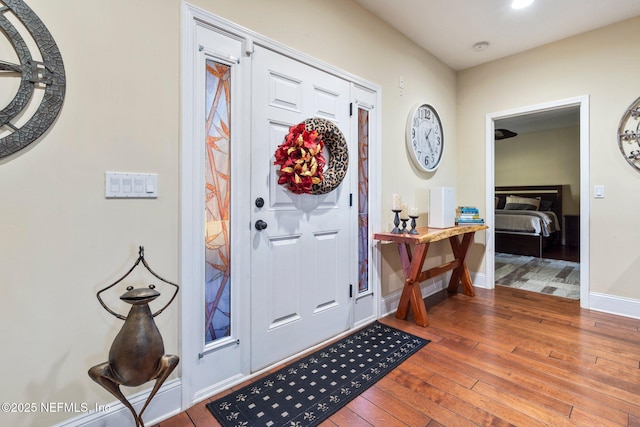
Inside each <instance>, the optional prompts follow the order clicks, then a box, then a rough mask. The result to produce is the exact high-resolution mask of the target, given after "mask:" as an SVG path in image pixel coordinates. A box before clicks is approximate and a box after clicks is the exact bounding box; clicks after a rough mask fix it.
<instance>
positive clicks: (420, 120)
mask: <svg viewBox="0 0 640 427" xmlns="http://www.w3.org/2000/svg"><path fill="white" fill-rule="evenodd" d="M405 139H406V143H407V150H408V151H409V156H410V157H411V160H412V161H413V163H414V164H415V165H416V166H417V167H418V168H419V169H420V170H422V171H425V172H433V171H435V170H436V169H437V168H438V166H440V162H441V161H442V154H443V153H444V133H443V130H442V122H441V121H440V117H439V116H438V113H437V112H436V110H435V108H433V107H432V106H431V105H429V104H419V105H416V106H415V107H414V108H412V109H411V112H410V113H409V117H408V118H407V129H406V137H405Z"/></svg>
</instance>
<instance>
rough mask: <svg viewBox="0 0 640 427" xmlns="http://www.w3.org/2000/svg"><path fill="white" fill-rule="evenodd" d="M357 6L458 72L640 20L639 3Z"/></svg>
mask: <svg viewBox="0 0 640 427" xmlns="http://www.w3.org/2000/svg"><path fill="white" fill-rule="evenodd" d="M355 1H356V2H357V3H359V4H360V5H362V6H363V7H364V8H366V9H367V10H369V11H370V12H371V13H373V14H374V15H376V16H378V17H379V18H380V19H382V20H383V21H385V22H387V23H388V24H389V25H391V26H392V27H394V28H396V29H397V30H398V31H400V32H401V33H403V34H404V35H406V36H407V37H408V38H409V39H411V40H413V41H414V42H415V43H416V44H418V45H419V46H421V47H422V48H424V49H425V50H427V51H428V52H430V53H431V54H432V55H434V56H435V57H437V58H439V59H440V60H441V61H443V62H444V63H445V64H447V65H449V66H450V67H451V68H453V69H454V70H456V71H459V70H463V69H465V68H469V67H473V66H475V65H479V64H482V63H485V62H489V61H493V60H496V59H499V58H503V57H506V56H509V55H513V54H516V53H519V52H523V51H525V50H528V49H532V48H535V47H538V46H542V45H545V44H548V43H552V42H555V41H558V40H561V39H564V38H567V37H571V36H574V35H576V34H580V33H583V32H586V31H590V30H593V29H596V28H598V27H603V26H605V25H609V24H613V23H615V22H619V21H623V20H625V19H629V18H632V17H635V16H639V15H640V1H638V0H535V2H534V3H533V4H532V5H531V6H529V7H528V8H526V9H520V10H514V9H512V8H511V0H393V1H389V0H355ZM478 42H487V43H489V46H488V48H487V49H485V50H483V51H480V52H477V51H474V50H473V45H474V44H475V43H478Z"/></svg>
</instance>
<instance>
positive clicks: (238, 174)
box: [179, 3, 381, 409]
mask: <svg viewBox="0 0 640 427" xmlns="http://www.w3.org/2000/svg"><path fill="white" fill-rule="evenodd" d="M182 29H183V32H182V48H181V50H182V72H181V76H182V77H181V91H182V106H181V107H182V108H181V109H182V126H181V128H182V130H181V143H180V144H181V159H180V162H181V185H180V190H181V219H180V223H181V230H180V242H181V243H180V245H181V248H180V280H179V283H180V285H181V293H180V300H181V310H180V311H181V320H182V322H181V338H180V340H181V355H180V357H181V361H180V363H181V366H180V368H181V376H182V377H181V386H182V408H183V409H186V408H188V407H190V406H192V405H193V404H194V403H197V402H198V401H201V400H203V399H205V398H207V397H209V396H211V395H213V394H215V393H218V392H220V391H222V390H224V389H226V388H228V387H231V386H233V385H236V384H238V383H240V382H242V381H244V380H246V379H247V378H249V377H251V376H252V375H253V374H254V373H255V372H256V371H255V369H252V366H251V362H252V361H251V354H252V353H253V354H257V353H261V352H265V353H266V352H269V347H266V349H264V348H260V347H259V346H260V345H266V346H272V347H273V346H274V342H272V341H271V340H270V338H269V339H268V340H267V341H266V342H265V341H264V339H263V340H262V342H261V341H260V339H257V340H256V342H255V343H252V335H251V327H252V322H253V320H252V319H253V317H254V313H253V309H254V308H255V307H259V306H260V305H265V303H264V298H265V296H266V295H267V294H269V292H265V291H262V295H263V296H262V297H260V295H259V293H260V292H261V291H259V288H258V284H262V283H265V282H266V281H267V280H266V279H267V276H266V275H267V271H266V270H262V267H261V266H260V265H259V266H258V267H259V268H254V265H253V261H252V260H254V259H256V257H257V259H258V261H257V262H258V263H262V264H264V263H265V262H264V261H261V260H260V259H261V258H260V257H258V255H256V254H255V253H254V248H255V245H256V244H258V243H262V242H261V240H260V239H265V240H267V236H268V235H267V234H266V233H264V234H259V233H258V232H257V231H256V230H255V228H254V226H253V225H254V223H255V221H256V220H257V218H258V215H257V210H256V207H255V204H254V201H255V197H254V194H253V193H254V191H253V189H252V187H253V185H254V184H253V183H252V180H253V178H252V176H253V169H252V167H253V163H252V162H253V161H254V159H256V158H258V157H259V155H258V154H256V153H253V150H252V143H253V141H256V140H257V141H260V140H259V139H256V138H255V135H254V138H253V139H252V133H253V134H255V132H256V131H257V130H259V129H258V128H255V129H254V128H253V124H254V123H256V120H254V119H253V117H252V114H253V110H256V109H255V108H252V106H251V105H252V99H253V97H254V96H255V94H254V93H253V92H254V90H258V91H259V88H255V87H253V88H252V70H253V61H254V59H253V53H254V51H260V50H262V49H260V48H258V46H260V47H261V48H266V49H267V50H270V51H271V52H274V53H277V54H280V55H281V56H282V57H288V58H296V60H297V61H293V62H292V63H290V64H289V65H287V66H286V67H285V68H287V67H289V66H291V67H293V68H292V71H293V69H294V68H296V67H298V66H300V65H302V66H303V68H304V67H309V68H308V70H307V71H309V72H312V71H311V70H315V71H320V70H322V71H321V72H320V73H319V74H318V75H322V74H328V75H331V76H333V77H337V81H341V80H342V82H341V83H340V86H342V85H344V84H346V86H344V87H340V88H339V89H335V90H334V89H332V86H331V85H330V84H329V85H328V87H326V88H324V89H323V85H324V83H323V81H322V80H320V82H319V83H318V84H315V83H314V84H310V81H309V80H308V76H305V77H304V78H302V79H301V80H302V81H303V82H304V83H307V84H308V85H309V86H310V87H311V86H314V85H315V86H318V89H319V90H320V92H323V90H324V92H325V93H324V95H325V96H324V97H320V98H319V99H317V100H316V101H317V105H316V106H315V110H314V109H313V108H310V109H308V110H304V111H299V112H298V113H299V115H298V117H296V116H295V115H291V116H286V117H281V118H277V117H276V118H277V120H275V121H274V122H273V123H274V125H275V126H273V127H272V129H275V130H276V132H279V133H280V136H279V137H277V136H274V135H270V136H269V140H268V144H275V143H276V141H278V139H279V138H280V139H281V138H282V137H284V134H285V133H286V132H287V130H288V129H287V127H288V126H287V124H295V123H298V122H300V121H302V120H303V119H305V118H307V117H313V116H314V114H313V113H312V111H319V112H320V113H318V114H317V116H319V117H324V118H328V119H330V120H332V121H334V122H335V123H337V124H338V125H339V127H340V129H341V130H342V131H343V133H345V136H348V135H349V129H350V128H351V131H350V132H351V135H353V138H348V140H350V142H349V143H350V144H355V143H356V137H355V131H354V130H355V129H356V126H355V122H354V121H355V120H356V116H355V115H354V117H351V118H349V117H348V113H347V111H348V100H349V96H351V98H353V97H354V96H356V95H357V96H360V97H361V98H362V99H363V100H366V102H365V104H366V105H367V108H371V109H372V111H374V112H375V114H372V115H371V119H370V120H371V122H372V125H371V127H372V130H371V135H372V139H371V140H370V153H371V158H370V160H369V169H370V170H371V171H372V172H371V173H370V177H371V181H370V193H371V194H372V196H373V198H372V199H371V200H370V202H369V204H370V211H371V218H372V220H371V222H370V224H371V227H372V229H378V228H379V222H380V220H379V218H380V215H379V210H380V202H379V196H378V195H377V194H378V190H379V186H380V176H379V171H380V159H379V147H380V111H379V108H377V109H375V107H376V106H377V105H380V97H381V95H380V88H379V87H378V86H376V85H374V84H372V83H370V82H367V81H365V80H362V79H360V78H358V77H357V76H353V75H351V74H349V73H345V72H344V71H342V70H339V69H337V68H335V67H332V66H331V65H329V64H326V63H323V62H320V61H317V60H315V59H313V58H311V57H309V56H307V55H305V54H303V53H300V52H297V51H294V50H292V49H289V48H287V47H286V46H283V45H280V44H278V43H275V42H273V41H271V40H269V39H267V38H265V37H263V36H261V35H260V34H257V33H254V32H252V31H250V30H247V29H246V28H244V27H240V26H237V25H235V24H233V23H231V22H229V21H226V20H224V19H221V18H219V17H217V16H215V15H213V14H211V13H209V12H207V11H205V10H202V9H199V8H197V7H194V6H192V5H189V4H188V3H183V28H182ZM207 59H209V60H214V61H217V62H221V63H224V64H227V65H229V66H230V67H231V79H232V87H231V90H232V92H231V94H232V101H231V110H232V113H231V117H232V120H231V131H230V133H231V139H232V144H231V147H232V148H231V156H230V158H231V175H232V177H231V186H232V192H231V205H232V209H231V218H230V227H231V233H230V235H231V280H232V282H233V283H232V287H231V312H232V315H231V335H230V336H229V337H226V338H223V339H219V340H216V341H214V343H213V344H211V345H208V346H206V345H205V344H204V323H205V322H204V291H203V283H204V281H205V274H204V244H203V243H204V236H205V230H204V222H205V221H204V147H203V145H204V144H203V142H204V138H205V132H204V129H205V126H204V120H205V117H204V88H205V83H204V76H205V72H204V67H205V63H206V60H207ZM294 63H298V65H296V66H294V65H293V64H294ZM284 71H285V72H284V75H285V76H286V75H287V71H288V70H286V69H285V70H284ZM303 74H306V72H305V73H303ZM329 80H331V79H329ZM354 88H355V89H354ZM281 89H283V88H282V87H281ZM349 90H351V91H352V94H351V95H349ZM336 93H339V94H340V96H339V97H338V98H339V101H335V102H339V103H340V104H341V105H344V109H343V110H341V111H340V112H337V109H336V110H334V109H333V107H332V101H329V100H330V98H331V96H330V95H331V94H336ZM345 96H346V98H345ZM280 97H281V98H284V99H286V96H284V95H281V96H280ZM356 103H357V101H356ZM263 104H264V103H263ZM305 108H307V107H305ZM341 108H342V107H341ZM334 111H336V112H334ZM265 114H266V113H265ZM265 117H266V116H265ZM349 121H350V122H349ZM263 124H264V123H263ZM279 126H282V127H279ZM280 142H281V141H278V144H279V143H280ZM276 145H277V144H276ZM349 148H350V151H351V153H352V156H354V155H356V150H355V148H352V147H351V146H350V147H349ZM264 150H265V154H264V156H265V157H264V158H262V161H264V162H266V163H265V164H269V166H270V163H271V162H272V161H273V151H275V146H270V148H268V149H267V148H264ZM325 154H326V153H325ZM260 156H262V155H260ZM351 160H352V162H353V164H354V165H355V162H356V159H355V158H353V157H351ZM263 166H264V165H263ZM272 173H273V171H272V170H269V171H268V172H267V174H272ZM261 185H262V186H263V187H264V189H266V188H267V187H266V185H267V183H266V182H263V183H262V184H261ZM351 187H353V188H351ZM356 187H357V176H355V174H351V173H350V174H349V175H348V176H347V178H346V179H345V180H344V181H343V184H342V185H341V187H340V188H338V189H337V190H335V191H334V192H332V193H330V194H327V195H325V196H323V197H318V196H309V195H302V196H301V197H299V198H298V202H296V203H292V199H289V204H290V205H293V206H289V207H287V206H286V204H287V200H286V198H284V202H282V197H283V196H284V195H286V193H283V189H281V188H279V186H276V187H275V188H272V190H274V194H272V193H268V194H267V197H264V196H263V198H264V199H265V201H266V200H267V198H269V199H273V200H274V201H277V203H276V207H278V208H279V207H282V209H281V210H274V212H277V213H272V214H270V215H274V216H273V217H262V216H260V218H263V220H265V221H267V223H268V225H269V227H268V229H267V230H265V231H269V232H271V233H273V231H274V228H276V225H275V224H276V222H275V220H274V219H273V218H275V215H276V214H277V215H281V216H282V218H283V219H282V220H281V219H280V218H279V219H278V221H281V222H282V224H283V226H282V227H283V230H282V231H283V234H281V235H280V236H283V238H282V239H281V240H279V241H277V239H276V240H273V239H272V240H273V241H274V242H277V243H274V244H278V243H283V242H284V243H286V239H287V238H286V237H285V236H286V234H285V233H286V232H288V233H289V235H291V234H296V233H298V234H300V235H301V236H302V235H305V238H306V235H310V236H313V237H314V239H311V240H310V241H313V242H314V243H313V245H316V246H317V247H319V248H320V249H313V250H312V251H308V250H305V254H304V258H305V259H307V258H309V255H310V254H311V253H313V252H320V253H329V252H331V251H332V250H333V249H332V248H335V250H333V252H335V253H334V254H330V255H332V256H333V262H330V263H328V264H327V262H326V259H325V260H315V259H313V257H311V259H309V260H308V261H305V262H303V264H302V265H299V266H297V268H299V269H300V271H301V273H300V274H301V275H302V276H304V277H308V276H310V275H313V276H320V275H321V274H322V275H324V276H325V277H327V276H330V275H331V274H333V275H334V277H338V276H341V273H339V272H340V271H342V269H343V268H344V264H345V263H347V264H349V263H350V264H353V265H351V270H354V269H355V266H356V265H357V262H356V261H354V259H355V260H357V255H356V256H355V257H354V256H353V254H354V253H355V251H357V246H356V245H357V243H356V241H355V240H356V239H355V235H354V237H353V238H352V239H351V240H352V241H349V239H348V238H346V237H344V236H345V234H346V233H342V234H341V231H342V230H348V229H349V228H352V229H353V230H354V231H352V232H351V233H352V234H353V232H356V230H357V226H356V225H355V222H354V223H348V224H346V225H345V223H343V221H344V218H339V219H337V220H336V218H335V217H334V216H335V215H334V213H335V212H336V211H338V210H340V209H343V205H345V204H347V203H348V199H349V194H350V192H351V191H355V189H356ZM350 188H351V191H349V190H350ZM278 191H280V193H278ZM334 193H335V194H334ZM355 197H356V196H355V194H354V198H355ZM318 199H322V200H318ZM282 203H284V204H282ZM266 207H267V204H266V203H265V208H266ZM355 213H356V212H355V210H354V213H353V216H352V220H353V221H355ZM295 215H298V216H299V217H301V218H299V219H298V220H292V218H293V217H294V216H295ZM339 216H340V215H338V217H339ZM316 217H317V218H316ZM300 219H301V220H302V222H307V223H311V222H313V224H316V227H317V229H310V228H309V227H307V228H304V227H303V229H301V230H299V231H294V232H291V230H290V228H291V227H292V224H298V225H299V224H300V222H301V221H300ZM312 219H313V221H312ZM307 225H308V224H307ZM300 239H303V238H302V237H300ZM301 241H302V240H301ZM370 245H371V243H370ZM286 247H287V246H286V244H283V245H280V247H278V249H279V250H280V249H283V248H284V249H283V250H282V251H280V254H279V256H280V255H282V254H283V252H284V251H286ZM347 247H348V248H349V249H348V250H349V251H350V253H349V254H347V256H338V255H337V254H343V253H344V251H345V250H346V249H345V248H347ZM256 253H257V251H256ZM269 256H271V255H269ZM327 256H328V255H327ZM284 257H285V258H288V257H287V256H286V254H284ZM378 258H379V256H378V253H377V251H376V252H375V253H374V255H373V256H372V257H371V259H370V263H371V267H370V268H371V274H370V291H369V292H366V293H363V294H362V295H358V294H357V292H356V291H355V290H354V298H353V299H352V300H356V301H359V305H358V309H357V310H356V312H355V315H354V314H352V313H353V312H354V311H353V310H350V309H349V308H348V306H349V305H353V303H352V302H350V301H349V299H348V284H347V285H343V284H342V283H340V284H339V285H338V284H336V286H335V287H334V288H332V287H316V288H315V290H314V291H313V292H315V294H313V293H312V294H311V296H310V297H308V298H307V297H305V298H302V299H300V301H301V305H300V308H299V311H300V312H301V313H303V314H304V313H305V310H307V311H308V310H311V311H312V312H313V316H312V319H310V320H316V319H321V320H320V321H319V322H316V323H315V326H310V327H308V328H307V329H304V328H302V329H299V330H298V331H297V332H296V333H297V334H299V335H301V336H302V338H301V339H300V345H299V346H298V347H299V349H298V350H297V351H304V350H306V349H307V348H308V346H309V345H307V344H302V343H304V342H305V341H304V340H307V342H314V343H315V342H318V343H319V342H321V341H322V340H324V339H326V338H330V337H333V336H334V335H336V334H338V333H340V331H347V330H348V329H349V328H352V327H353V326H354V321H355V325H356V326H361V325H362V324H364V323H367V322H369V321H371V320H373V319H375V318H376V315H377V307H378V306H379V304H380V295H379V289H380V284H379V275H378V274H377V271H378V269H379V259H378ZM347 260H348V261H347ZM327 265H328V268H327ZM277 268H280V269H281V271H284V272H285V273H284V274H287V273H286V272H287V271H288V270H287V267H286V266H285V265H284V264H282V265H280V266H278V267H277ZM314 269H315V270H314ZM268 274H271V275H272V277H279V276H281V274H279V273H278V272H275V271H271V272H269V273H268ZM349 274H351V277H357V273H356V272H354V271H350V273H349ZM252 282H255V283H252ZM334 282H335V283H338V282H339V281H338V280H336V281H334ZM315 283H319V280H317V279H315ZM348 283H349V284H350V283H353V284H354V287H355V286H357V282H354V281H353V279H352V281H350V282H348ZM269 286H271V289H274V286H275V287H277V286H278V284H276V285H271V284H270V285H269ZM309 289H311V288H309ZM276 291H277V292H278V294H277V295H283V297H285V298H289V297H290V295H286V294H284V293H283V292H282V291H283V289H279V290H278V289H276ZM303 291H304V290H303ZM252 292H256V293H257V294H258V296H256V295H252ZM305 292H306V291H305ZM307 293H308V292H307ZM274 295H275V293H274ZM301 295H302V294H301ZM252 298H253V301H254V302H253V303H252ZM274 298H275V297H274ZM278 304H280V306H278V307H276V308H277V309H278V310H280V312H281V313H285V314H282V315H275V316H274V315H273V313H275V308H272V309H270V310H271V313H272V314H271V316H272V317H276V318H280V319H281V321H282V322H281V323H282V324H284V325H286V324H287V319H288V318H289V319H291V316H288V315H287V314H286V310H285V309H284V308H286V305H282V303H281V302H280V301H278ZM283 307H284V308H283ZM309 307H311V308H309ZM328 313H330V314H335V316H327V314H328ZM354 317H355V319H354ZM304 320H307V319H304ZM272 323H273V322H272ZM290 323H291V322H290ZM280 330H284V328H281V329H280ZM313 330H315V331H314V332H311V331H313ZM300 331H303V332H300ZM307 335H309V337H308V336H307ZM269 337H270V336H269ZM292 337H293V335H291V334H288V335H285V336H284V337H283V342H285V343H287V342H290V341H291V340H292ZM296 339H297V338H296ZM310 345H312V344H310ZM288 351H294V350H292V349H289V350H288ZM282 354H284V353H282ZM274 360H275V359H274ZM260 363H269V362H264V361H263V362H259V363H256V366H258V365H259V364H260Z"/></svg>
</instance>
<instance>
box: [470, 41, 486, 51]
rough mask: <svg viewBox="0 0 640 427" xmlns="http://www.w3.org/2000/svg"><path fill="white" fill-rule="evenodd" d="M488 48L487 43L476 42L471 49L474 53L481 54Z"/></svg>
mask: <svg viewBox="0 0 640 427" xmlns="http://www.w3.org/2000/svg"><path fill="white" fill-rule="evenodd" d="M488 47H489V42H478V43H476V44H474V45H473V46H472V47H471V49H473V51H474V52H482V51H484V50H487V48H488Z"/></svg>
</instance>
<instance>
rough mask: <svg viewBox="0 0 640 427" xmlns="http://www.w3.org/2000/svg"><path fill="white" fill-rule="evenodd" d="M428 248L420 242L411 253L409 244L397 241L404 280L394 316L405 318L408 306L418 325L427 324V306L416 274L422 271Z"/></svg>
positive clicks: (427, 245) (426, 244) (418, 274)
mask: <svg viewBox="0 0 640 427" xmlns="http://www.w3.org/2000/svg"><path fill="white" fill-rule="evenodd" d="M428 249H429V244H428V243H421V244H419V245H416V246H415V250H414V253H413V255H412V254H411V247H410V245H409V244H406V243H398V251H399V252H400V260H401V261H402V270H403V271H404V277H405V281H404V286H403V287H402V295H401V296H400V302H399V303H398V310H397V311H396V318H398V319H403V320H404V319H406V318H407V314H408V312H409V307H411V309H412V310H413V316H414V317H415V321H416V324H417V325H420V326H429V318H428V316H427V308H426V307H425V305H424V300H423V299H422V291H421V290H420V282H419V281H418V276H420V273H421V272H422V265H423V264H424V260H425V258H426V256H427V250H428Z"/></svg>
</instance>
